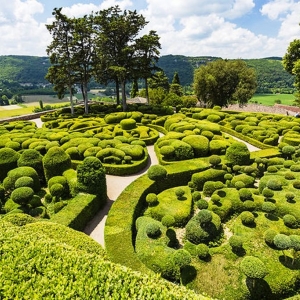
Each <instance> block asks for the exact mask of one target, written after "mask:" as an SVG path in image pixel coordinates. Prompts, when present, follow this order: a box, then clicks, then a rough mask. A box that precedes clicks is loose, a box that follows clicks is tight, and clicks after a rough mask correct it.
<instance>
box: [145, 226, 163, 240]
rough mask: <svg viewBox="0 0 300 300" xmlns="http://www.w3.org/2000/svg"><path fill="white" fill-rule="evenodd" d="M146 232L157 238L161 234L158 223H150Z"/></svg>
mask: <svg viewBox="0 0 300 300" xmlns="http://www.w3.org/2000/svg"><path fill="white" fill-rule="evenodd" d="M146 233H147V235H148V236H149V237H150V238H157V237H159V236H160V235H161V231H160V227H159V226H158V224H157V223H149V224H148V225H147V227H146Z"/></svg>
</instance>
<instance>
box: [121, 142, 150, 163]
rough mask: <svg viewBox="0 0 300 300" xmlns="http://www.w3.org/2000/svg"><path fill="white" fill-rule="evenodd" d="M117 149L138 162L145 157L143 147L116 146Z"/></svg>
mask: <svg viewBox="0 0 300 300" xmlns="http://www.w3.org/2000/svg"><path fill="white" fill-rule="evenodd" d="M118 149H119V150H121V151H123V152H124V153H125V155H129V156H131V157H132V159H133V160H140V159H142V158H143V157H144V156H145V150H144V147H143V146H141V145H132V144H131V145H120V146H119V145H118Z"/></svg>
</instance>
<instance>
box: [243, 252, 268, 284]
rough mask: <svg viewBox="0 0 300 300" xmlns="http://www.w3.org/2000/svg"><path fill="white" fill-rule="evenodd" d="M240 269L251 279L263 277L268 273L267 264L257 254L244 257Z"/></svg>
mask: <svg viewBox="0 0 300 300" xmlns="http://www.w3.org/2000/svg"><path fill="white" fill-rule="evenodd" d="M240 269H241V271H242V272H243V273H244V274H245V275H246V276H247V277H248V278H251V279H262V278H264V277H265V276H266V275H267V274H268V272H267V269H266V266H265V264H264V263H263V262H262V261H261V260H260V259H259V258H257V257H255V256H246V257H244V258H243V259H242V261H241V264H240Z"/></svg>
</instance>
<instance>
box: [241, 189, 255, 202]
mask: <svg viewBox="0 0 300 300" xmlns="http://www.w3.org/2000/svg"><path fill="white" fill-rule="evenodd" d="M239 195H240V199H241V200H242V201H246V200H251V199H252V192H251V190H250V189H248V188H241V189H240V190H239Z"/></svg>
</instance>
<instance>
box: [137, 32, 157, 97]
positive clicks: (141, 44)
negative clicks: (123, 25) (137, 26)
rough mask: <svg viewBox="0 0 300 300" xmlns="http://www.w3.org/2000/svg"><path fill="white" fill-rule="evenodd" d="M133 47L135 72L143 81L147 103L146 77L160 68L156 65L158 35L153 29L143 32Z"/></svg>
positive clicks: (149, 76)
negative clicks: (134, 49)
mask: <svg viewBox="0 0 300 300" xmlns="http://www.w3.org/2000/svg"><path fill="white" fill-rule="evenodd" d="M135 47H136V54H135V57H136V62H135V65H136V66H135V68H136V70H135V74H137V75H136V76H138V77H139V78H143V79H144V81H145V93H146V99H147V102H148V103H149V91H148V79H149V78H151V77H152V76H153V73H154V71H159V70H161V69H160V68H158V67H157V66H156V63H157V62H158V59H159V54H160V52H159V49H161V45H160V42H159V36H158V35H157V33H156V32H155V31H154V30H151V31H150V32H149V34H145V35H143V36H142V37H141V38H139V39H137V40H136V45H135Z"/></svg>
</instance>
